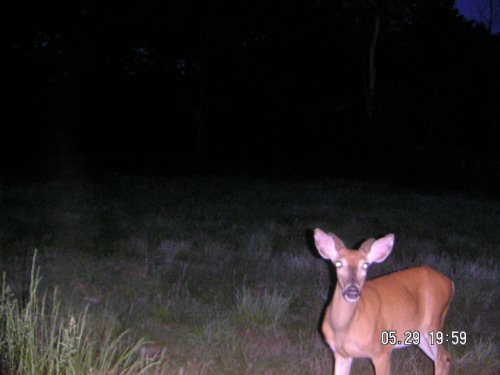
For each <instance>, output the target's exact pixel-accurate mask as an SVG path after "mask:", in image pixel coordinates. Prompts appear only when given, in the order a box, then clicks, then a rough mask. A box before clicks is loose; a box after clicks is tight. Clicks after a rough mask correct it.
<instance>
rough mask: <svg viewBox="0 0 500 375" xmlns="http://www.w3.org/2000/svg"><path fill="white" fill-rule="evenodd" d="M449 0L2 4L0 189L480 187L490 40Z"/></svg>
mask: <svg viewBox="0 0 500 375" xmlns="http://www.w3.org/2000/svg"><path fill="white" fill-rule="evenodd" d="M453 3H454V1H453V0H442V1H436V0H400V1H391V2H388V1H385V2H383V1H368V0H356V1H344V2H342V1H327V0H320V1H310V0H308V1H302V0H287V1H282V0H275V1H259V0H253V1H237V2H232V1H220V0H215V1H197V0H190V1H185V0H183V1H176V0H169V1H159V0H148V1H138V0H128V1H110V0H108V1H92V0H82V1H79V2H67V1H66V2H65V1H50V2H49V3H47V2H38V3H34V4H30V5H29V6H28V5H27V4H25V3H23V2H18V3H12V4H11V6H12V7H13V8H11V9H10V11H9V12H8V14H9V17H11V21H12V22H11V27H10V32H11V33H10V35H9V37H10V40H9V43H8V45H7V56H8V65H7V88H8V96H9V102H8V111H7V114H6V115H5V116H4V117H5V118H6V119H4V123H6V124H8V126H4V127H3V130H2V136H1V137H0V138H1V140H2V141H1V143H2V145H1V155H0V156H1V157H2V163H1V168H2V176H3V177H17V178H20V177H23V178H24V177H26V176H32V177H36V178H38V177H40V176H51V177H63V176H67V175H72V174H73V175H74V174H77V175H81V174H84V175H85V174H95V173H101V172H102V173H109V172H114V171H116V172H124V173H162V174H171V173H185V172H186V171H189V172H190V171H195V170H198V171H207V170H212V168H214V167H213V166H214V165H224V167H216V169H217V168H218V169H220V170H222V169H224V170H225V171H228V170H232V169H231V168H233V169H234V167H237V166H241V165H244V166H245V168H246V169H251V168H255V169H258V170H261V168H262V166H264V165H267V170H268V171H269V172H271V173H272V172H273V171H276V170H278V169H279V170H283V168H290V169H292V170H294V171H302V172H305V171H308V172H310V171H311V170H314V169H315V168H313V167H314V166H317V167H318V168H317V170H321V169H320V167H327V168H329V169H331V170H333V171H334V172H333V173H340V174H342V173H344V174H347V175H348V174H349V171H357V172H356V173H358V174H359V175H367V173H372V174H374V175H377V174H380V173H385V174H386V175H394V174H397V175H401V174H402V173H406V174H407V175H412V174H413V172H412V171H413V170H414V169H415V170H416V171H417V172H418V171H420V172H422V171H424V170H429V169H433V170H434V172H433V173H431V175H432V176H435V175H440V176H442V175H443V174H446V173H449V174H454V173H456V172H457V171H458V170H472V171H476V170H477V169H478V165H480V167H479V169H481V166H483V167H484V165H487V167H484V168H483V169H484V172H483V174H485V175H491V173H492V171H495V170H496V167H497V166H498V163H497V162H496V161H495V160H498V156H499V134H498V133H499V131H498V126H497V121H498V120H497V119H498V97H499V90H500V86H499V69H498V66H500V52H499V51H500V37H499V36H498V35H493V36H492V35H490V33H488V31H487V30H486V28H485V27H482V26H477V25H474V24H472V23H470V22H467V21H465V20H464V19H463V18H462V17H461V16H459V15H458V13H457V11H456V10H455V9H454V8H453ZM375 17H380V20H381V23H380V25H381V26H380V34H379V37H378V43H377V44H376V48H375V66H376V68H377V71H376V86H375V95H374V106H375V115H376V116H375V117H374V118H370V119H369V117H368V116H367V94H366V82H367V75H368V59H369V58H370V55H369V47H370V43H371V42H372V38H373V33H374V19H375ZM320 161H321V162H320ZM300 165H302V166H303V167H302V168H301V167H300ZM488 166H489V167H488ZM229 167H231V168H229ZM228 168H229V169H228ZM237 168H239V167H237ZM245 168H243V169H245ZM368 171H371V172H368ZM381 171H385V172H381ZM446 171H448V172H446ZM420 172H419V173H420ZM294 173H295V172H294ZM468 175H469V174H467V176H468Z"/></svg>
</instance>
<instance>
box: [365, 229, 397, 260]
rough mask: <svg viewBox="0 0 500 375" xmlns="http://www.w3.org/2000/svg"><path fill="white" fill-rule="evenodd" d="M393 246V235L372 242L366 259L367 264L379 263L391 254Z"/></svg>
mask: <svg viewBox="0 0 500 375" xmlns="http://www.w3.org/2000/svg"><path fill="white" fill-rule="evenodd" d="M393 246H394V234H392V233H391V234H388V235H386V236H385V237H382V238H379V239H378V240H376V241H374V242H373V243H372V245H371V247H370V250H369V251H368V255H367V256H366V259H367V260H368V262H370V263H372V262H375V263H381V262H383V261H384V260H385V259H386V258H387V257H388V256H389V254H390V253H391V251H392V248H393Z"/></svg>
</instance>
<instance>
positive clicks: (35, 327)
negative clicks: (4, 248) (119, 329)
mask: <svg viewBox="0 0 500 375" xmlns="http://www.w3.org/2000/svg"><path fill="white" fill-rule="evenodd" d="M35 260H36V256H34V257H33V264H32V269H31V277H30V286H29V296H28V300H27V301H26V302H25V303H22V301H19V300H18V299H16V298H15V296H14V295H13V293H12V291H11V289H10V287H9V286H8V285H7V282H6V278H5V273H4V275H3V281H2V292H1V300H0V327H1V328H0V355H1V357H0V358H1V361H2V369H3V372H4V373H6V374H23V375H24V374H26V375H45V374H47V375H53V374H148V373H153V372H154V373H159V369H160V365H161V363H162V362H163V361H165V358H164V357H165V353H160V354H159V355H156V356H147V355H145V354H144V351H143V350H142V349H144V347H145V345H146V343H145V342H144V341H143V340H139V341H137V342H135V343H129V340H126V334H127V333H126V332H123V333H121V334H118V335H114V334H113V331H112V330H111V329H109V327H108V329H106V330H105V331H104V332H96V331H95V330H94V329H95V328H98V326H97V325H96V324H95V323H94V322H92V320H91V319H90V318H89V315H88V310H87V309H85V310H84V311H83V312H79V313H76V314H71V313H69V314H68V313H65V312H63V311H62V309H61V301H60V299H59V297H58V295H57V289H55V290H54V293H53V295H52V297H51V298H48V297H47V294H44V295H43V296H41V297H40V296H39V295H38V289H39V284H40V275H39V271H35Z"/></svg>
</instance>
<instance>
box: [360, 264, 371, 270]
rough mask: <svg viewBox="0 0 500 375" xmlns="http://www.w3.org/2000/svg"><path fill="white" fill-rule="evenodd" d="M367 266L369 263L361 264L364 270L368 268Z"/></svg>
mask: <svg viewBox="0 0 500 375" xmlns="http://www.w3.org/2000/svg"><path fill="white" fill-rule="evenodd" d="M368 266H369V264H368V263H363V265H362V266H361V267H362V268H363V269H364V270H367V269H368Z"/></svg>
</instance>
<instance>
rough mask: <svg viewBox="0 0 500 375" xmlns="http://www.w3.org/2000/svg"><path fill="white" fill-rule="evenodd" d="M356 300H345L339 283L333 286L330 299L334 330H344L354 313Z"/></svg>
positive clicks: (356, 304) (356, 306) (356, 305)
mask: <svg viewBox="0 0 500 375" xmlns="http://www.w3.org/2000/svg"><path fill="white" fill-rule="evenodd" d="M358 303H359V301H358V302H355V303H351V302H347V301H346V300H345V298H344V297H343V296H342V291H341V289H340V287H339V284H337V286H336V287H335V292H334V293H333V299H332V306H331V307H332V317H331V319H332V323H333V328H334V330H335V331H336V332H342V331H346V330H347V329H348V328H349V325H350V324H351V322H352V319H353V318H354V315H355V314H356V310H357V308H358Z"/></svg>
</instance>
